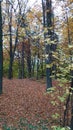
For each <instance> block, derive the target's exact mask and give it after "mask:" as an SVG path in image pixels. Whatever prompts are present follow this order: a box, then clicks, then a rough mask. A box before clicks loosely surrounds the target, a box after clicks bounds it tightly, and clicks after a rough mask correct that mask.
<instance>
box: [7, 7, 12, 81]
mask: <svg viewBox="0 0 73 130" xmlns="http://www.w3.org/2000/svg"><path fill="white" fill-rule="evenodd" d="M10 13H11V15H10V23H9V32H10V63H9V73H8V78H9V79H11V78H12V77H13V70H12V66H13V54H12V34H11V33H12V6H11V11H10Z"/></svg>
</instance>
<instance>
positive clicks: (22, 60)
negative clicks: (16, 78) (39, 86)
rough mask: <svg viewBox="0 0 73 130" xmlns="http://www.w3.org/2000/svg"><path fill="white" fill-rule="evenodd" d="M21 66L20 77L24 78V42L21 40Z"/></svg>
mask: <svg viewBox="0 0 73 130" xmlns="http://www.w3.org/2000/svg"><path fill="white" fill-rule="evenodd" d="M21 66H22V79H23V78H24V42H22V58H21Z"/></svg>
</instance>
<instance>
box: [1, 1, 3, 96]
mask: <svg viewBox="0 0 73 130" xmlns="http://www.w3.org/2000/svg"><path fill="white" fill-rule="evenodd" d="M2 77H3V49H2V10H1V0H0V94H2Z"/></svg>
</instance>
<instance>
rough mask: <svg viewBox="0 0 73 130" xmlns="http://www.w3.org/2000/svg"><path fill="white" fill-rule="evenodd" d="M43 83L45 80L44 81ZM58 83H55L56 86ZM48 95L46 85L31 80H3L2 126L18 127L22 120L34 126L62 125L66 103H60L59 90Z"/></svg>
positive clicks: (0, 99) (0, 108) (0, 97)
mask: <svg viewBox="0 0 73 130" xmlns="http://www.w3.org/2000/svg"><path fill="white" fill-rule="evenodd" d="M42 81H43V80H42ZM56 85H57V83H54V86H56ZM57 90H58V91H56V90H55V92H51V94H47V93H46V84H45V83H42V82H39V81H33V80H31V79H12V80H8V79H3V94H2V95H0V126H3V125H4V124H7V125H8V126H17V125H18V122H19V121H20V119H22V118H24V119H27V120H28V122H29V123H32V124H33V125H36V124H40V123H44V124H46V125H47V126H51V125H52V124H54V123H58V124H60V120H61V117H63V110H64V107H63V106H64V103H63V104H61V102H60V101H59V99H58V98H57V97H58V94H59V95H60V96H62V94H63V92H62V91H61V90H60V88H59V89H58V88H57Z"/></svg>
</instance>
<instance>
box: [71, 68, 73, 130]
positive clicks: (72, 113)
mask: <svg viewBox="0 0 73 130" xmlns="http://www.w3.org/2000/svg"><path fill="white" fill-rule="evenodd" d="M71 76H72V80H71V88H72V98H71V103H72V106H71V107H72V108H71V130H73V70H71Z"/></svg>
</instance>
